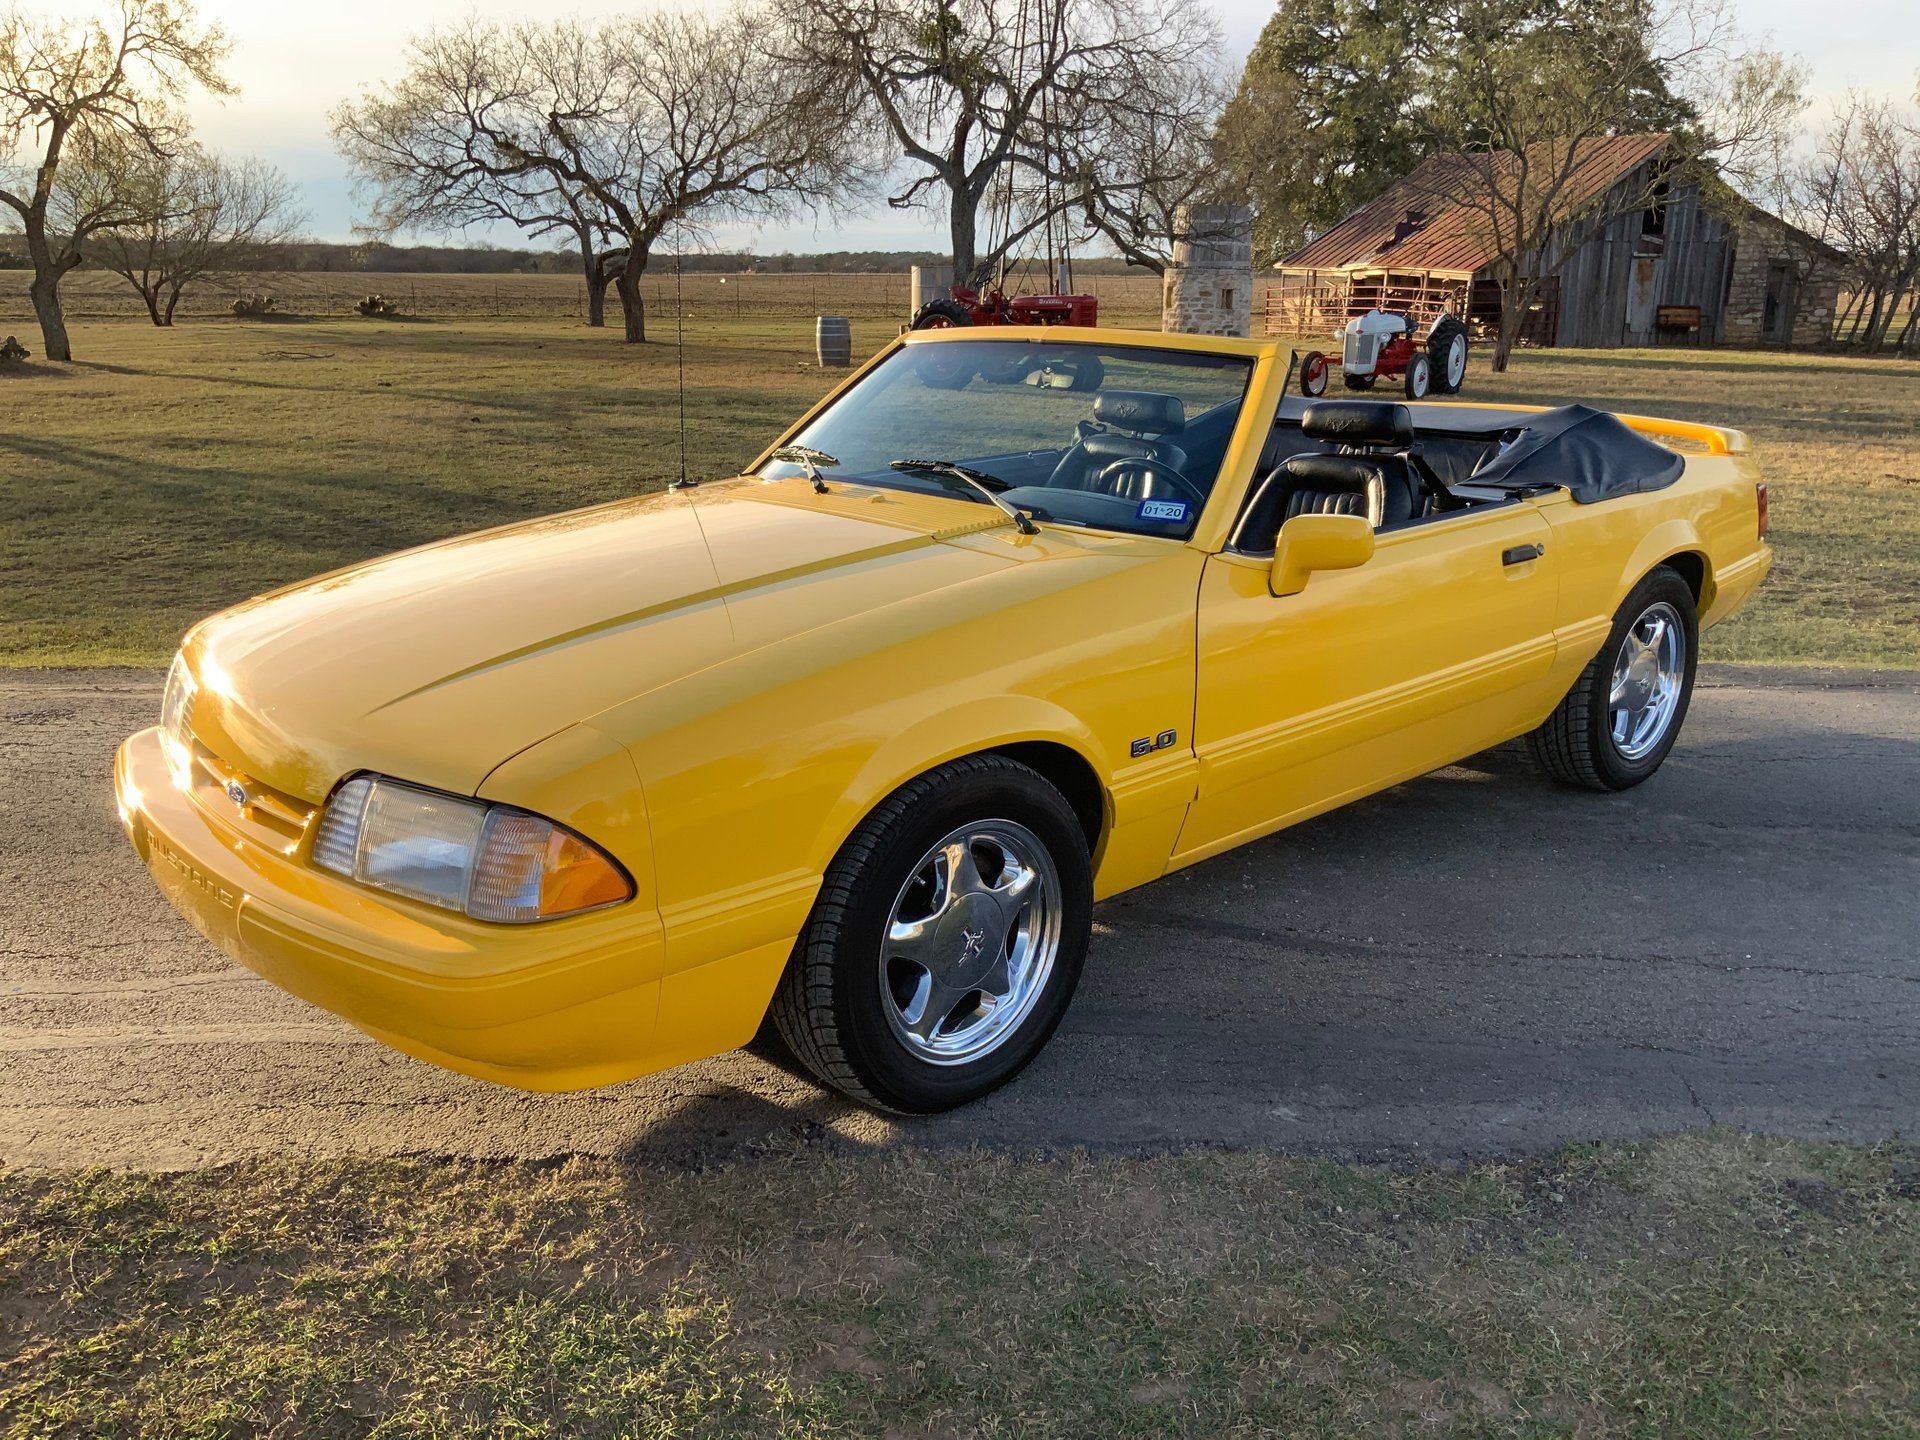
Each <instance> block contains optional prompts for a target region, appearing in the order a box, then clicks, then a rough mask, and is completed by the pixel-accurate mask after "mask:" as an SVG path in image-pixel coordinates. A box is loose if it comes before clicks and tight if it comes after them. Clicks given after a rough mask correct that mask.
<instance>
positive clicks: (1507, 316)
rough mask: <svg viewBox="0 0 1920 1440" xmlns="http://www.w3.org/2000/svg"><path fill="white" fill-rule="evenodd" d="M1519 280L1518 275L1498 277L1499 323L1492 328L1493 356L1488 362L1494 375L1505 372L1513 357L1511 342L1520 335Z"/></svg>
mask: <svg viewBox="0 0 1920 1440" xmlns="http://www.w3.org/2000/svg"><path fill="white" fill-rule="evenodd" d="M1520 289H1521V286H1520V280H1519V277H1518V276H1513V275H1503V276H1501V277H1500V323H1499V324H1498V325H1496V326H1494V329H1493V358H1492V359H1491V360H1490V361H1489V362H1488V368H1490V369H1491V370H1492V371H1493V373H1494V374H1496V375H1504V374H1506V372H1507V361H1508V360H1510V359H1512V358H1513V342H1514V341H1515V340H1516V339H1518V338H1519V335H1520V316H1521V308H1520V307H1521V299H1520Z"/></svg>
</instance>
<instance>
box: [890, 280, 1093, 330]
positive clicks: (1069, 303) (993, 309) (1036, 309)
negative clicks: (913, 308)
mask: <svg viewBox="0 0 1920 1440" xmlns="http://www.w3.org/2000/svg"><path fill="white" fill-rule="evenodd" d="M1099 323H1100V301H1099V299H1098V298H1097V297H1095V296H1092V295H1008V294H1007V293H1006V291H1004V290H1002V289H1001V288H1000V287H999V286H998V285H995V286H994V287H993V288H992V289H990V290H988V291H986V292H985V293H982V292H981V291H978V290H974V289H971V288H969V287H968V286H965V285H954V286H951V287H950V288H949V290H948V293H947V294H945V295H936V296H935V297H934V298H933V299H931V300H929V301H927V303H926V304H924V305H922V306H921V307H920V312H919V313H918V314H917V315H915V316H914V317H913V328H914V329H915V330H938V329H942V328H944V327H946V326H949V325H1098V324H1099Z"/></svg>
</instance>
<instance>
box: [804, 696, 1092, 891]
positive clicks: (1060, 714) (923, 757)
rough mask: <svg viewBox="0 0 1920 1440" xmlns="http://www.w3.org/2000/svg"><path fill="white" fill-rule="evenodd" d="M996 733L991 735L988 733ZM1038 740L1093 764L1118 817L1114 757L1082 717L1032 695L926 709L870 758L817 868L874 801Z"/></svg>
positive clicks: (825, 837) (822, 845) (827, 828)
mask: <svg viewBox="0 0 1920 1440" xmlns="http://www.w3.org/2000/svg"><path fill="white" fill-rule="evenodd" d="M988 736H991V737H992V738H991V739H987V738H983V737H988ZM1034 742H1041V743H1049V744H1054V745H1062V746H1065V747H1066V748H1067V749H1069V750H1071V751H1073V752H1074V753H1075V754H1076V755H1078V756H1079V757H1080V758H1081V759H1082V760H1084V761H1086V762H1087V764H1088V765H1089V766H1091V767H1092V769H1093V773H1094V775H1095V776H1096V777H1097V778H1098V779H1099V782H1100V798H1101V807H1102V810H1103V812H1104V815H1105V819H1106V821H1108V822H1111V820H1112V819H1113V798H1112V790H1111V788H1110V786H1109V785H1108V777H1109V776H1111V775H1112V774H1113V772H1114V763H1113V757H1112V756H1111V755H1110V754H1108V753H1107V749H1106V747H1105V746H1103V745H1102V744H1101V743H1100V740H1099V737H1098V736H1096V735H1095V734H1094V732H1093V730H1092V728H1091V727H1090V726H1088V725H1087V723H1086V722H1085V721H1084V720H1082V719H1081V718H1080V717H1079V716H1077V715H1074V714H1073V713H1072V712H1071V711H1069V710H1066V709H1065V708H1063V707H1062V706H1060V705H1057V704H1055V703H1053V702H1051V701H1049V700H1044V699H1041V698H1039V697H1037V696H1032V695H995V696H989V697H985V698H983V699H982V700H980V701H979V702H977V703H974V704H969V705H968V706H966V707H965V709H964V710H959V711H955V710H945V711H942V712H940V713H938V714H931V715H927V716H926V717H924V718H923V719H921V720H920V721H919V722H918V723H916V724H914V725H912V726H910V727H909V728H908V729H907V730H905V731H904V732H902V733H900V734H898V735H893V736H890V737H889V738H888V739H887V740H886V742H885V743H884V744H882V745H881V746H880V748H879V749H877V750H876V751H874V752H873V754H872V755H871V756H869V757H868V759H867V761H866V763H865V764H864V765H862V766H861V767H860V770H859V772H858V773H857V774H856V775H855V776H854V779H853V783H852V784H850V785H849V786H848V787H847V790H846V793H845V794H844V795H843V796H842V797H841V798H840V801H839V803H838V804H836V805H835V806H834V808H833V810H832V811H831V812H830V814H829V815H828V817H827V823H826V824H825V825H824V826H823V827H822V831H821V834H820V837H819V840H818V842H817V844H816V846H815V849H814V854H813V861H812V863H813V867H814V869H815V870H817V871H818V870H825V869H826V867H827V865H828V863H829V862H830V861H831V860H832V859H833V857H834V855H835V854H836V853H837V852H838V851H839V849H840V847H841V846H842V845H844V844H845V843H846V841H847V837H848V836H849V835H851V834H852V833H853V831H854V829H855V828H856V827H857V826H858V825H859V824H860V822H861V821H862V820H863V819H865V818H866V816H867V815H868V814H869V813H871V812H872V810H873V807H874V806H876V805H878V804H879V803H880V802H881V801H882V800H884V799H886V797H887V796H888V795H891V794H892V793H893V792H894V791H895V790H898V789H899V788H900V787H901V786H902V785H904V784H906V783H907V782H908V781H909V780H912V779H913V778H914V777H915V776H918V775H924V774H926V773H927V771H929V770H932V769H933V768H935V767H936V766H939V765H944V764H946V762H947V761H949V760H958V759H960V758H961V757H962V756H965V755H978V754H981V753H982V752H984V751H988V750H997V749H1000V748H1002V747H1004V746H1008V745H1019V744H1029V743H1034Z"/></svg>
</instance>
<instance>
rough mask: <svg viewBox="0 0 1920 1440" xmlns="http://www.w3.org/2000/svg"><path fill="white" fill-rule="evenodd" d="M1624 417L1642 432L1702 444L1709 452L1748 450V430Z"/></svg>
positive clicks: (1724, 453)
mask: <svg viewBox="0 0 1920 1440" xmlns="http://www.w3.org/2000/svg"><path fill="white" fill-rule="evenodd" d="M1620 418H1621V419H1622V420H1624V421H1626V423H1627V424H1628V425H1631V426H1632V427H1633V428H1634V429H1635V430H1638V431H1639V432H1640V433H1641V434H1642V435H1646V436H1649V437H1651V438H1652V439H1655V440H1661V441H1666V440H1678V441H1681V442H1682V443H1684V444H1689V445H1698V446H1700V447H1701V448H1702V449H1704V450H1705V451H1706V452H1707V454H1709V455H1744V454H1746V453H1747V432H1746V431H1744V430H1729V429H1726V428H1724V427H1722V426H1718V425H1696V424H1694V423H1693V422H1692V421H1691V420H1656V419H1654V418H1653V417H1652V416H1650V415H1622V416H1621V417H1620Z"/></svg>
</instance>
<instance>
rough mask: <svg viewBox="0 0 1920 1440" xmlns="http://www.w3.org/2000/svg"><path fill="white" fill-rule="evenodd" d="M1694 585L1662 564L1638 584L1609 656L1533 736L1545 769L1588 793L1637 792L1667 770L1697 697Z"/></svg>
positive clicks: (1603, 650) (1596, 662)
mask: <svg viewBox="0 0 1920 1440" xmlns="http://www.w3.org/2000/svg"><path fill="white" fill-rule="evenodd" d="M1699 649H1700V622H1699V620H1698V618H1697V616H1696V615H1695V611H1694V600H1693V590H1692V587H1690V586H1689V585H1688V584H1687V582H1686V581H1685V580H1683V579H1682V578H1681V577H1680V575H1679V574H1678V572H1676V571H1674V570H1670V569H1668V568H1667V567H1666V566H1664V565H1662V566H1660V567H1659V568H1658V569H1655V570H1653V571H1652V572H1650V573H1649V574H1648V575H1647V576H1646V578H1645V579H1643V580H1642V581H1641V582H1640V583H1639V584H1638V585H1636V586H1634V588H1633V593H1632V594H1631V595H1629V596H1627V598H1626V601H1625V603H1623V604H1622V605H1621V606H1620V609H1619V610H1618V611H1617V612H1616V613H1615V615H1614V619H1613V630H1612V632H1611V633H1610V634H1609V635H1608V636H1607V643H1606V644H1604V645H1602V646H1601V647H1600V652H1599V654H1597V655H1595V656H1594V657H1593V659H1592V660H1590V661H1588V662H1587V668H1586V669H1584V670H1582V671H1581V672H1580V678H1579V679H1578V680H1576V681H1574V682H1573V688H1572V689H1571V690H1569V691H1568V692H1567V694H1566V698H1565V699H1563V700H1562V701H1561V702H1560V704H1559V705H1558V706H1556V707H1555V709H1554V712H1553V714H1551V715H1549V716H1548V717H1547V720H1546V723H1545V724H1543V725H1542V726H1541V727H1540V728H1539V729H1537V730H1535V731H1533V732H1532V733H1531V734H1530V735H1529V736H1528V737H1527V739H1528V744H1529V747H1530V748H1531V749H1532V751H1533V755H1534V758H1535V759H1536V760H1537V761H1538V762H1539V764H1540V766H1541V768H1542V769H1544V770H1545V771H1546V772H1547V774H1549V775H1551V776H1552V777H1553V778H1554V779H1556V780H1560V781H1563V782H1564V783H1566V784H1569V785H1578V786H1581V787H1582V788H1584V789H1588V790H1627V789H1631V788H1632V787H1633V786H1635V785H1638V784H1639V783H1640V782H1641V781H1643V780H1646V779H1647V778H1648V777H1650V776H1651V775H1652V774H1653V772H1654V771H1656V770H1658V769H1659V768H1660V765H1661V762H1663V761H1664V760H1665V759H1666V758H1667V755H1668V753H1669V752H1670V751H1672V749H1673V745H1674V741H1676V740H1677V739H1679V737H1680V726H1681V725H1682V723H1684V722H1685V720H1686V718H1687V705H1688V703H1689V702H1690V701H1691V700H1692V698H1693V675H1694V664H1695V656H1696V655H1697V654H1698V653H1699Z"/></svg>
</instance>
